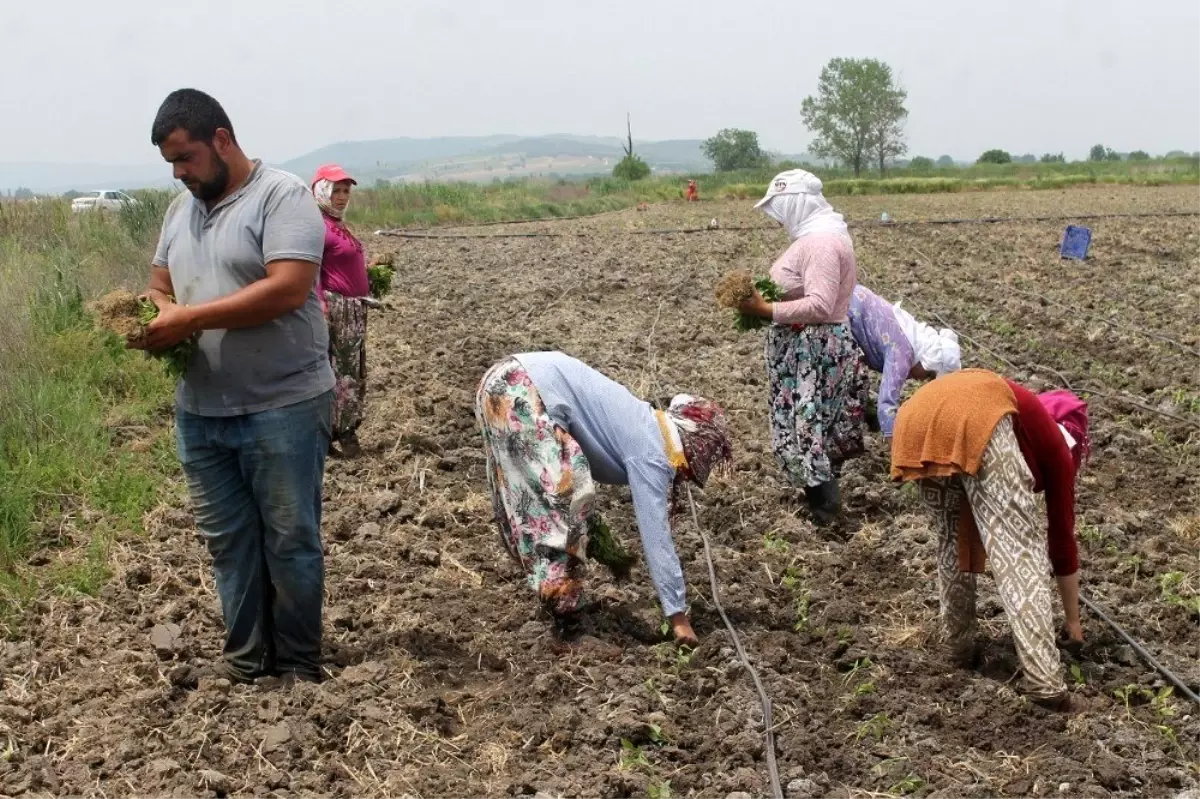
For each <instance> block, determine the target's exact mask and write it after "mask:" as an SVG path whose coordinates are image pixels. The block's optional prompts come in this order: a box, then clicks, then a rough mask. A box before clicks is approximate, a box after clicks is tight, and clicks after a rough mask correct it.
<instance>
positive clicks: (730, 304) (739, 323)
mask: <svg viewBox="0 0 1200 799" xmlns="http://www.w3.org/2000/svg"><path fill="white" fill-rule="evenodd" d="M756 291H757V292H758V293H759V294H761V295H762V298H763V299H764V300H766V301H767V302H779V301H780V300H782V299H783V289H782V288H781V287H780V286H779V284H778V283H776V282H775V281H774V280H771V278H769V277H759V278H755V277H754V276H753V275H751V274H750V273H749V272H747V271H745V270H741V269H739V270H736V271H733V272H729V273H728V274H726V275H725V276H724V277H722V278H721V280H720V281H719V282H718V283H717V290H716V294H717V302H718V303H720V305H721V306H722V307H723V308H732V309H733V329H734V330H736V331H738V332H739V333H745V332H747V331H750V330H758V329H759V328H762V327H766V326H767V325H769V324H770V323H771V322H770V320H768V319H763V318H762V317H759V316H754V315H752V314H747V313H743V312H742V311H740V310H738V308H739V306H741V305H742V303H744V302H746V300H748V299H750V298H751V297H753V296H754V292H756Z"/></svg>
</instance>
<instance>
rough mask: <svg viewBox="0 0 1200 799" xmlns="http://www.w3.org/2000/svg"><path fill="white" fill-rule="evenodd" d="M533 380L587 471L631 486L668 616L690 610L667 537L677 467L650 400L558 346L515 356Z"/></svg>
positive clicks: (651, 569)
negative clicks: (574, 444)
mask: <svg viewBox="0 0 1200 799" xmlns="http://www.w3.org/2000/svg"><path fill="white" fill-rule="evenodd" d="M514 357H515V358H516V359H517V361H519V362H520V364H521V365H522V366H523V367H525V371H526V372H528V373H529V378H530V379H531V380H532V381H533V384H534V386H536V387H537V390H538V394H540V395H541V397H542V403H543V404H544V405H545V406H546V413H547V414H548V415H549V416H550V418H551V419H553V420H554V423H555V424H557V425H559V426H560V427H562V428H563V429H564V430H566V431H567V432H568V433H570V434H571V437H572V438H574V439H575V440H576V441H577V442H578V443H579V448H580V449H582V450H583V454H584V456H586V457H587V460H588V465H589V466H590V467H591V471H592V478H593V479H594V480H596V482H599V483H605V484H607V485H628V486H629V491H630V493H631V494H632V496H633V511H634V515H635V516H636V518H637V525H638V532H639V533H640V534H641V538H642V550H643V552H644V553H645V557H646V568H647V570H648V571H649V572H650V579H651V581H653V583H654V588H655V590H656V591H657V592H658V601H659V603H660V604H661V605H662V608H663V612H665V613H666V614H667V615H668V616H672V615H674V614H676V613H682V612H683V611H685V610H686V609H687V589H686V587H685V585H684V581H683V568H682V567H681V566H680V565H679V555H678V554H677V553H676V552H675V544H674V542H673V541H672V540H671V522H670V502H671V486H672V484H673V482H674V480H675V469H674V467H672V466H671V464H670V462H668V461H667V453H666V448H665V446H664V443H663V437H662V431H661V430H660V429H659V426H658V420H657V419H656V418H655V415H654V409H653V408H651V407H650V404H649V403H647V402H643V401H642V400H640V399H638V398H637V397H636V396H634V395H633V394H632V393H631V392H630V391H629V389H627V388H625V386H623V385H621V384H620V383H618V382H616V381H615V380H610V379H609V378H607V377H605V376H604V375H603V374H601V373H600V372H598V371H596V370H595V369H593V368H592V367H590V366H588V365H587V364H585V363H583V362H582V361H579V360H577V359H575V358H572V357H570V356H569V355H566V354H564V353H561V352H532V353H524V354H521V355H517V356H514Z"/></svg>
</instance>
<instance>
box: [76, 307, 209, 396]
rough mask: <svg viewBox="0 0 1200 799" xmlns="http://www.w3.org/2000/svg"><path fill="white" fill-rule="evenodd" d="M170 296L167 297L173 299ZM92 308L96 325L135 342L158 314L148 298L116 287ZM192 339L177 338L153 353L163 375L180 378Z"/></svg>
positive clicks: (144, 334) (191, 348) (190, 354)
mask: <svg viewBox="0 0 1200 799" xmlns="http://www.w3.org/2000/svg"><path fill="white" fill-rule="evenodd" d="M174 299H175V298H174V297H172V298H171V300H172V301H174ZM93 310H94V311H95V314H96V319H97V322H98V323H99V326H100V327H102V328H104V329H105V330H109V331H112V332H113V333H116V334H117V335H118V336H120V337H121V338H123V339H125V340H126V341H128V342H130V343H131V344H134V345H138V344H141V343H143V342H144V341H145V339H146V326H147V325H148V324H150V323H151V322H153V321H154V320H155V318H156V317H157V316H158V306H157V305H155V304H154V301H153V300H151V299H150V298H149V297H139V296H137V295H136V294H134V293H133V292H131V291H127V290H126V289H117V290H116V291H111V292H109V293H108V294H105V295H104V296H103V297H101V298H100V299H98V300H96V303H95V305H94V306H93ZM195 346H196V343H195V340H194V339H187V340H186V341H181V342H180V343H178V344H176V345H175V346H174V347H169V348H167V349H165V350H160V351H158V352H155V353H147V354H148V355H153V357H155V358H158V359H159V360H161V361H162V362H163V366H164V367H165V368H166V371H167V374H168V375H170V376H171V377H174V378H181V377H183V375H184V374H185V373H186V372H187V367H188V361H190V360H191V358H192V351H193V350H194V349H195Z"/></svg>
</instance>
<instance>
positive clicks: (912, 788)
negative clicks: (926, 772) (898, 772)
mask: <svg viewBox="0 0 1200 799" xmlns="http://www.w3.org/2000/svg"><path fill="white" fill-rule="evenodd" d="M924 787H925V781H924V780H922V779H921V778H920V777H918V776H917V775H916V774H909V775H908V776H906V777H905V778H904V779H902V780H900V781H899V782H897V783H896V784H895V785H893V786H892V787H891V788H888V793H890V794H891V795H893V796H908V795H909V794H910V793H916V792H917V791H919V790H921V789H922V788H924Z"/></svg>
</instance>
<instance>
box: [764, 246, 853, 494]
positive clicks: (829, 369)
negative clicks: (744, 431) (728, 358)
mask: <svg viewBox="0 0 1200 799" xmlns="http://www.w3.org/2000/svg"><path fill="white" fill-rule="evenodd" d="M856 274H857V271H856V266H855V262H854V248H853V246H852V245H851V243H850V239H849V238H848V237H847V236H845V235H841V234H836V233H819V234H813V235H810V236H803V237H801V238H799V239H796V241H794V242H793V243H792V245H791V247H789V248H788V250H787V252H785V253H784V254H783V256H781V257H780V258H779V260H778V261H776V262H775V264H774V265H773V266H772V267H771V278H772V279H773V280H774V281H775V282H776V283H778V284H779V285H780V286H781V287H782V288H783V289H784V292H785V294H784V301H782V302H779V303H776V304H775V307H774V324H772V325H771V327H770V328H769V329H768V331H767V338H766V362H767V379H768V385H769V387H770V394H771V417H770V418H771V448H772V450H773V451H774V453H775V457H776V459H777V460H778V461H779V463H780V465H781V466H782V468H783V471H784V473H785V474H786V475H787V477H788V479H789V480H790V481H791V482H792V484H793V485H796V486H798V487H808V486H818V485H821V484H822V483H827V482H830V481H832V480H834V479H835V478H836V477H837V475H838V472H839V471H840V468H841V462H842V461H844V460H846V459H847V458H852V457H855V456H856V455H859V454H861V453H862V451H863V449H864V446H863V422H864V419H865V416H866V407H867V400H868V388H867V379H868V376H867V367H866V365H865V364H864V363H863V360H862V356H861V353H860V352H859V349H858V345H856V344H855V343H854V338H853V336H852V335H851V333H850V326H849V324H847V321H846V320H847V313H848V308H849V304H850V294H851V291H852V289H853V287H854V283H855V279H856Z"/></svg>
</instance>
